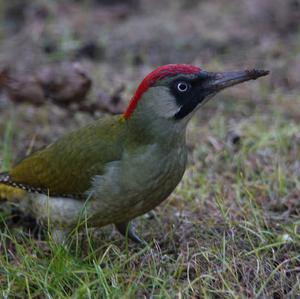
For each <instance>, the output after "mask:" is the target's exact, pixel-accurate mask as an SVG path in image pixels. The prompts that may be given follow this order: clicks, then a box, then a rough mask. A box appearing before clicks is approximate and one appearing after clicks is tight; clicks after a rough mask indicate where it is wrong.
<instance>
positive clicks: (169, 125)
mask: <svg viewBox="0 0 300 299" xmlns="http://www.w3.org/2000/svg"><path fill="white" fill-rule="evenodd" d="M126 123H127V126H128V128H129V131H130V132H131V134H132V136H134V138H137V139H141V140H144V141H146V142H147V143H161V144H162V145H165V146H172V147H174V146H177V145H180V146H182V145H185V139H186V125H184V124H181V123H176V121H175V120H173V119H165V118H158V117H153V116H152V115H150V116H145V115H142V114H139V113H134V114H132V116H131V117H130V118H129V119H127V120H126Z"/></svg>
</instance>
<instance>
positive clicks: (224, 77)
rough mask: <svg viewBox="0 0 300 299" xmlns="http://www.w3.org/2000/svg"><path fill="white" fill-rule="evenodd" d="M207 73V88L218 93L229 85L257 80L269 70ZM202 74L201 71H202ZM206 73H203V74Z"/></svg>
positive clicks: (210, 91)
mask: <svg viewBox="0 0 300 299" xmlns="http://www.w3.org/2000/svg"><path fill="white" fill-rule="evenodd" d="M204 73H206V74H205V76H207V78H208V80H207V83H206V86H205V87H206V89H207V91H208V92H209V93H213V94H215V93H217V92H219V91H220V90H223V89H225V88H227V87H230V86H233V85H237V84H240V83H242V82H245V81H249V80H256V79H257V78H259V77H263V76H266V75H268V74H269V71H265V70H255V69H253V70H245V71H236V72H221V73H212V72H204ZM200 74H201V72H200ZM203 75H204V74H202V76H203Z"/></svg>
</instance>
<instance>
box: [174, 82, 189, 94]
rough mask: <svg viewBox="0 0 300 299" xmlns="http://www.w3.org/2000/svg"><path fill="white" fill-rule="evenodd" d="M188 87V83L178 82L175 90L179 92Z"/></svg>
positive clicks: (184, 90)
mask: <svg viewBox="0 0 300 299" xmlns="http://www.w3.org/2000/svg"><path fill="white" fill-rule="evenodd" d="M188 89H189V85H188V83H186V82H179V83H178V84H177V90H178V91H180V92H186V91H187V90H188Z"/></svg>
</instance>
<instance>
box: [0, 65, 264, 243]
mask: <svg viewBox="0 0 300 299" xmlns="http://www.w3.org/2000/svg"><path fill="white" fill-rule="evenodd" d="M268 73H269V72H268V71H265V70H255V69H253V70H245V71H234V72H208V71H204V70H202V69H200V68H199V67H196V66H193V65H187V64H169V65H164V66H160V67H158V68H156V69H155V70H154V71H152V72H151V73H150V74H148V75H147V76H146V77H145V78H144V79H143V81H142V82H141V83H140V85H139V86H138V88H137V90H136V91H135V93H134V95H133V97H132V99H131V100H130V102H129V104H128V106H127V108H126V110H125V112H124V113H123V114H121V115H115V116H110V117H106V118H101V119H99V120H96V121H94V122H93V123H91V124H89V125H87V126H86V127H83V128H81V129H79V130H77V131H75V132H71V133H69V134H67V135H65V136H64V137H62V138H60V139H58V140H57V141H56V142H54V143H52V144H50V145H49V146H47V147H46V148H44V149H41V150H39V151H36V152H34V153H33V154H31V155H29V156H28V157H26V158H25V159H24V160H22V161H21V162H20V163H18V164H16V165H15V166H14V167H12V168H11V169H10V170H9V171H8V172H5V173H1V174H0V198H1V199H6V200H11V201H14V202H17V203H18V204H19V206H20V207H21V209H22V210H23V211H24V212H26V213H29V214H31V215H33V216H34V217H36V218H37V219H38V220H40V221H41V222H42V223H45V224H47V223H50V224H51V226H52V229H53V236H54V237H55V238H56V239H57V240H59V241H61V240H64V238H65V237H66V235H67V234H68V233H69V232H70V231H71V230H72V229H73V228H74V227H76V226H77V224H78V223H79V221H80V219H84V223H85V224H86V225H87V226H88V227H102V226H105V225H108V224H115V226H116V228H117V229H118V230H119V232H121V234H123V235H125V236H128V238H130V239H131V240H133V241H135V242H143V241H142V239H141V238H139V236H138V235H137V234H136V233H135V232H134V230H133V229H132V227H131V225H130V221H131V220H132V219H134V218H135V217H137V216H140V215H142V214H144V213H146V212H148V211H150V210H151V209H153V208H154V207H156V206H157V205H159V204H160V203H161V202H162V201H163V200H165V199H166V198H167V197H168V196H169V195H170V194H171V193H172V191H173V190H174V189H175V187H176V186H177V185H178V183H179V182H180V180H181V179H182V176H183V174H184V171H185V169H186V164H187V147H186V128H187V124H188V122H189V120H190V119H191V118H192V116H193V115H194V114H195V112H196V111H197V110H198V109H199V107H201V106H202V105H203V104H204V103H206V102H207V101H208V100H209V99H210V98H212V97H213V96H214V95H215V94H216V93H218V92H219V91H221V90H223V89H225V88H227V87H230V86H233V85H236V84H239V83H242V82H244V81H248V80H251V79H257V78H259V77H261V76H265V75H267V74H268Z"/></svg>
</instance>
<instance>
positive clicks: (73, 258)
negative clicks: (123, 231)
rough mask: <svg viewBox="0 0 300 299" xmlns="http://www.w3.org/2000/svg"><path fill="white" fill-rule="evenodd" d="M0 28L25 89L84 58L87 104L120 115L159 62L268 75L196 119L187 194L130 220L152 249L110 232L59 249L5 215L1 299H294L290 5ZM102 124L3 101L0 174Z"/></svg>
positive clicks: (184, 9)
mask: <svg viewBox="0 0 300 299" xmlns="http://www.w3.org/2000/svg"><path fill="white" fill-rule="evenodd" d="M106 2H107V3H106ZM21 12H22V13H21ZM0 15H1V20H2V26H1V29H0V36H1V50H0V61H1V65H5V66H9V67H10V68H11V69H13V70H14V71H16V72H20V73H21V74H23V75H24V74H25V76H26V74H28V73H31V72H33V71H35V70H36V69H38V68H39V67H41V66H43V65H46V64H53V63H57V62H61V61H79V62H80V63H81V64H82V65H83V66H84V68H85V69H86V71H87V72H88V74H89V76H90V77H91V78H92V80H93V87H92V90H91V92H90V93H89V95H88V97H87V102H88V103H93V102H95V101H97V100H100V99H101V97H99V94H100V95H103V93H105V94H107V95H108V96H110V95H112V94H114V92H115V90H121V95H120V97H121V98H122V101H124V103H126V102H128V100H129V99H130V95H131V94H132V92H133V91H134V89H135V87H136V85H137V83H138V82H139V81H140V80H141V79H142V78H143V76H144V75H145V74H147V73H148V72H149V71H150V70H152V69H153V68H154V67H156V66H158V65H161V64H166V63H191V64H195V65H198V66H200V67H201V68H203V69H206V70H209V71H216V70H220V71H222V70H233V69H240V68H242V69H243V68H253V67H258V68H265V69H269V70H270V71H271V74H270V76H269V77H268V78H267V77H266V78H262V79H260V80H257V81H253V82H248V83H246V84H243V85H240V86H237V87H234V88H232V89H230V90H228V91H226V92H224V93H222V94H220V95H218V96H217V97H216V98H215V99H214V100H213V101H211V102H209V103H207V105H206V106H205V107H203V108H202V109H201V110H200V111H199V112H198V114H197V115H196V116H195V117H194V119H193V120H192V122H191V124H190V126H189V128H188V136H187V140H188V146H189V165H188V168H187V170H186V173H185V175H184V178H183V180H182V182H181V183H180V185H179V186H178V187H177V189H176V190H175V192H173V194H172V195H171V196H170V197H169V198H168V200H166V201H165V202H164V203H163V204H161V205H160V206H159V207H157V208H156V209H155V211H154V214H153V215H145V216H143V217H140V218H138V219H136V221H135V225H136V230H137V231H138V233H139V234H140V235H141V236H142V237H143V238H144V239H145V240H147V242H148V244H149V245H148V246H145V247H144V246H139V245H136V244H133V243H131V242H128V243H127V242H125V240H124V238H123V237H121V236H120V235H119V234H118V233H117V232H115V231H114V229H113V228H112V227H106V228H104V229H101V230H89V231H86V232H85V233H84V234H79V235H78V234H77V233H76V232H75V233H74V235H73V236H72V237H71V238H70V240H69V243H68V245H66V246H61V245H57V244H55V243H54V242H53V241H52V239H51V234H50V233H48V232H47V230H45V229H43V230H41V229H40V228H39V227H38V226H37V225H36V223H35V222H34V220H33V219H31V218H29V217H27V216H25V215H21V214H20V213H19V212H18V211H15V209H13V210H11V209H7V208H5V207H3V208H1V235H0V236H1V240H0V294H1V296H2V297H3V298H24V297H27V298H70V297H74V298H298V297H299V296H300V228H299V225H300V217H299V215H300V93H299V91H300V87H299V86H300V84H299V83H300V79H299V78H300V76H299V74H300V56H299V50H300V27H299V18H300V2H299V1H297V0H296V1H295V0H287V1H280V0H276V1H271V0H264V1H259V0H253V1H246V0H241V1H237V0H233V1H230V2H229V1H221V0H219V1H217V0H214V1H208V0H207V1H206V0H203V1H192V0H191V1H183V0H181V1H180V0H176V1H169V2H168V1H162V2H161V1H158V0H155V1H145V0H140V1H110V2H109V1H100V0H98V1H97V0H94V1H92V0H90V1H60V2H58V1H43V0H36V1H31V2H30V3H28V4H23V2H22V1H18V0H14V1H7V3H6V4H4V2H3V3H1V4H0ZM102 116H103V113H102V112H98V111H95V113H86V112H82V111H81V112H80V111H78V110H76V109H70V107H68V108H66V107H61V106H57V105H56V104H54V103H53V102H51V101H49V102H46V103H45V104H43V105H38V106H35V105H33V104H31V103H15V102H13V101H11V100H10V99H9V98H8V97H7V96H6V95H5V93H4V92H3V93H2V95H1V97H0V136H1V138H0V161H1V165H0V166H1V168H2V170H5V169H7V168H9V165H11V164H13V163H14V162H15V161H17V160H18V159H20V157H22V156H24V155H25V154H28V153H30V152H31V151H32V150H34V149H36V148H39V147H42V146H44V145H46V144H48V143H49V142H51V141H53V140H55V139H56V138H58V137H59V136H62V135H63V134H64V133H66V132H69V131H71V130H73V129H76V128H78V127H80V126H82V125H84V124H86V123H88V122H90V121H92V120H93V119H95V118H98V117H102Z"/></svg>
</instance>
